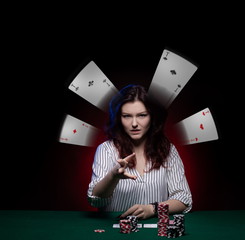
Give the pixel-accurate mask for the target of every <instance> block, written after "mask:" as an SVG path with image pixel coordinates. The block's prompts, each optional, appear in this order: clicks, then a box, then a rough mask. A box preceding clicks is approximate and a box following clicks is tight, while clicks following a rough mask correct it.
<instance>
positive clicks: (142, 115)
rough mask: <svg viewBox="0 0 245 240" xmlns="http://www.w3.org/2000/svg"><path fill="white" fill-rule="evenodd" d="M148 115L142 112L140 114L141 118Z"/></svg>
mask: <svg viewBox="0 0 245 240" xmlns="http://www.w3.org/2000/svg"><path fill="white" fill-rule="evenodd" d="M146 116H147V114H140V115H139V117H141V118H144V117H146Z"/></svg>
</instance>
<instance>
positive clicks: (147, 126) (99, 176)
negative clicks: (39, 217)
mask: <svg viewBox="0 0 245 240" xmlns="http://www.w3.org/2000/svg"><path fill="white" fill-rule="evenodd" d="M165 119H166V111H165V110H164V109H163V108H162V107H161V106H160V105H158V104H156V102H154V101H151V99H149V97H148V95H147V92H146V91H145V89H144V88H143V87H142V86H139V85H129V86H126V87H125V88H123V89H122V90H121V91H120V92H119V94H118V95H117V96H116V97H115V98H113V99H112V101H111V103H110V122H109V126H108V130H107V133H108V140H107V141H105V142H104V143H102V144H100V145H99V146H98V148H97V150H96V153H95V157H94V163H93V167H92V169H93V172H92V178H91V182H90V184H89V188H88V200H89V202H90V203H91V205H92V206H94V207H98V208H100V209H102V210H104V211H123V212H124V213H123V214H122V215H121V217H125V216H127V215H135V216H137V217H138V218H141V219H146V218H150V217H153V216H155V215H156V210H157V205H158V203H159V202H166V203H168V204H169V212H170V214H171V213H182V212H185V213H186V212H188V211H190V209H191V207H192V195H191V192H190V189H189V185H188V182H187V179H186V176H185V172H184V166H183V162H182V160H181V158H180V156H179V154H178V152H177V150H176V148H175V146H174V145H173V144H171V143H170V142H169V140H168V139H167V137H166V136H165V135H164V131H163V128H164V123H165Z"/></svg>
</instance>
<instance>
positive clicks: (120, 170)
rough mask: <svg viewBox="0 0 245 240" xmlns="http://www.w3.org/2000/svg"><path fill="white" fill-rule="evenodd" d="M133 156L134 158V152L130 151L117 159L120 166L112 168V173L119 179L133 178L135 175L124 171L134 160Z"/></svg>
mask: <svg viewBox="0 0 245 240" xmlns="http://www.w3.org/2000/svg"><path fill="white" fill-rule="evenodd" d="M134 158H135V153H132V154H130V155H129V156H127V157H125V158H123V159H119V160H117V162H118V163H119V165H120V167H118V166H117V167H116V168H114V169H113V175H114V176H115V177H117V178H120V179H128V178H129V179H133V180H135V179H136V178H137V177H136V176H134V175H131V174H129V173H128V172H127V171H126V169H127V167H130V165H132V161H133V160H134Z"/></svg>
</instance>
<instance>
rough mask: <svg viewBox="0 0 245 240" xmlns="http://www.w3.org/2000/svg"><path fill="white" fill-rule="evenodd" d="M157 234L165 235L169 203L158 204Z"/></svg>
mask: <svg viewBox="0 0 245 240" xmlns="http://www.w3.org/2000/svg"><path fill="white" fill-rule="evenodd" d="M157 211H158V223H157V227H158V236H162V237H167V229H168V225H169V205H168V204H166V203H159V204H158V209H157Z"/></svg>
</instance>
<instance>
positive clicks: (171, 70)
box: [148, 49, 197, 108]
mask: <svg viewBox="0 0 245 240" xmlns="http://www.w3.org/2000/svg"><path fill="white" fill-rule="evenodd" d="M196 70H197V67H196V66H195V65H194V64H192V63H190V62H189V61H187V60H186V59H185V58H183V57H181V56H179V55H177V54H175V53H173V52H171V51H169V50H166V49H165V50H164V51H163V53H162V56H161V59H160V61H159V63H158V66H157V69H156V71H155V74H154V76H153V79H152V82H151V84H150V87H149V90H148V93H149V96H150V97H151V98H152V99H154V100H155V101H157V102H159V103H160V104H161V105H163V106H164V107H165V108H168V107H169V106H170V105H171V103H172V102H173V101H174V99H175V98H176V97H177V96H178V94H179V93H180V91H181V90H182V89H183V88H184V86H185V85H186V84H187V82H188V81H189V80H190V78H191V77H192V75H193V74H194V73H195V71H196Z"/></svg>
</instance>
